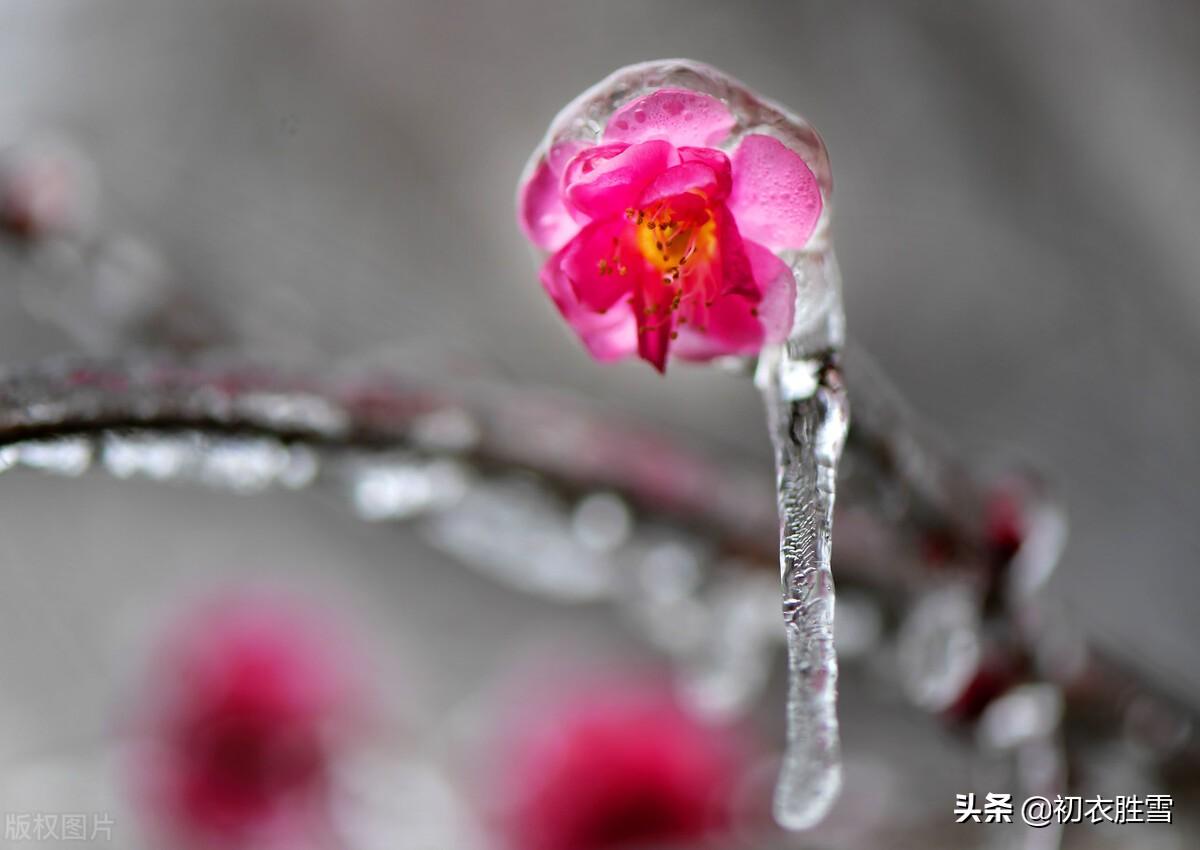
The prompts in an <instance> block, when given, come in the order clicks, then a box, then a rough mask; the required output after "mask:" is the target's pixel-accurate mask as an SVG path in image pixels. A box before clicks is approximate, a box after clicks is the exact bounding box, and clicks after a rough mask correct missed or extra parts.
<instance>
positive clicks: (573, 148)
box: [517, 142, 586, 251]
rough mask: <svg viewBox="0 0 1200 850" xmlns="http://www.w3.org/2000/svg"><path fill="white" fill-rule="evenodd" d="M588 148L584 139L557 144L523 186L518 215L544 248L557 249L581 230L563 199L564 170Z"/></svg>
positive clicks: (531, 235)
mask: <svg viewBox="0 0 1200 850" xmlns="http://www.w3.org/2000/svg"><path fill="white" fill-rule="evenodd" d="M584 147H586V145H585V144H584V143H583V142H560V143H559V144H557V145H555V146H554V147H552V148H551V149H550V151H549V153H548V154H547V155H546V156H544V157H542V159H541V161H540V162H539V163H538V165H537V168H536V169H534V172H533V174H532V175H531V176H530V178H529V180H528V181H526V182H525V184H524V185H523V186H522V187H521V191H520V197H519V200H518V215H517V218H518V220H519V221H520V223H521V230H522V231H524V233H525V235H526V236H527V237H528V238H529V241H531V242H532V243H533V244H534V245H537V246H538V247H539V248H541V249H542V250H544V251H557V250H558V249H559V248H561V247H562V246H563V245H566V244H567V243H568V242H569V241H571V237H573V236H574V235H575V234H576V233H578V232H579V223H578V222H577V221H576V220H575V219H574V218H573V217H572V216H571V214H570V212H569V211H568V210H567V206H566V203H565V202H564V201H563V197H562V172H563V168H565V167H566V164H567V162H568V161H569V160H570V159H571V157H573V156H574V155H575V154H577V153H578V152H579V151H580V150H581V149H583V148H584Z"/></svg>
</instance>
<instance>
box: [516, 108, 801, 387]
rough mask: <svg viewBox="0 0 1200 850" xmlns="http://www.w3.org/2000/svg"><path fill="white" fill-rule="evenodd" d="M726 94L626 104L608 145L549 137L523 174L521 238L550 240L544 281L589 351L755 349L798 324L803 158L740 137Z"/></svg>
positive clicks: (659, 357) (656, 361)
mask: <svg viewBox="0 0 1200 850" xmlns="http://www.w3.org/2000/svg"><path fill="white" fill-rule="evenodd" d="M734 123H735V121H734V117H733V115H732V114H731V113H730V111H729V110H728V109H727V108H726V106H725V105H724V104H723V103H722V102H721V101H720V100H718V99H717V98H715V97H712V96H710V95H707V94H702V93H700V92H694V91H688V90H684V89H659V90H657V91H654V92H651V93H650V94H647V95H645V96H643V97H640V98H638V99H636V100H633V101H632V102H630V103H628V104H626V105H624V106H623V107H621V108H620V109H618V110H617V111H616V112H615V113H614V114H613V115H612V117H611V119H610V120H609V121H608V124H607V126H606V127H605V129H604V133H603V136H602V138H601V139H600V141H599V143H597V144H587V143H584V142H580V141H560V142H557V143H554V144H551V145H550V147H549V149H548V150H547V151H546V152H545V154H544V155H543V156H542V157H541V158H540V160H539V161H538V162H537V163H536V165H535V167H534V168H533V169H532V171H531V173H530V174H529V176H528V178H527V179H526V181H525V182H524V184H523V185H522V186H521V190H520V194H519V199H518V205H519V218H520V223H521V226H522V229H523V230H524V232H525V234H526V236H528V238H529V239H530V240H531V241H532V242H533V243H534V244H535V245H537V246H538V247H539V248H541V249H542V250H544V251H546V252H549V254H550V256H549V258H548V259H547V260H546V262H545V265H544V266H543V267H542V271H541V281H542V285H543V286H544V287H545V289H546V292H547V293H548V294H549V295H550V297H551V298H552V299H553V300H554V303H555V304H556V305H557V306H558V309H559V311H560V312H561V313H562V315H563V317H564V318H565V319H566V320H567V322H568V323H569V324H570V325H571V327H572V328H573V329H574V330H575V332H576V333H577V334H578V335H579V337H580V339H581V340H582V341H583V343H584V345H585V346H586V347H587V349H588V351H589V352H590V353H591V355H592V356H593V357H595V358H596V359H597V360H601V361H611V360H617V359H620V358H623V357H627V356H629V355H633V354H636V355H638V356H639V357H641V358H642V359H644V360H646V361H647V362H649V363H650V364H652V365H653V366H654V367H655V368H656V369H658V370H659V371H664V370H665V368H666V362H667V356H668V354H673V355H674V356H676V357H679V358H682V359H684V360H701V361H703V360H711V359H713V358H715V357H719V356H722V355H753V354H757V353H758V352H759V351H760V350H761V348H762V347H763V346H764V345H765V344H768V343H773V342H779V341H781V340H782V339H784V338H786V336H787V334H788V332H789V331H790V330H791V323H792V313H793V309H794V298H795V280H794V278H793V275H792V271H791V269H790V267H789V266H788V265H787V264H786V263H784V262H783V260H781V259H780V257H779V256H778V253H777V252H779V251H783V250H789V249H802V248H804V247H805V244H806V243H807V242H808V239H809V237H810V236H811V235H812V232H813V230H814V228H815V227H816V224H817V220H818V218H819V217H820V214H821V209H822V199H821V190H820V187H819V185H818V183H817V179H816V177H815V176H814V175H813V172H812V171H811V170H810V169H809V167H808V165H807V164H806V163H805V162H804V160H803V159H802V158H801V157H800V155H799V154H797V153H796V152H795V151H793V150H792V149H791V148H789V147H788V146H786V145H785V144H783V143H782V142H780V141H779V140H778V139H776V138H774V137H773V136H769V135H764V134H758V133H753V134H749V135H746V136H744V137H743V138H741V140H740V141H739V142H738V144H737V146H736V148H734V149H733V150H732V151H731V152H730V153H726V151H725V150H723V149H721V148H720V147H718V146H719V145H721V144H722V143H723V142H725V141H726V140H728V139H729V137H730V134H731V131H732V129H733V127H734Z"/></svg>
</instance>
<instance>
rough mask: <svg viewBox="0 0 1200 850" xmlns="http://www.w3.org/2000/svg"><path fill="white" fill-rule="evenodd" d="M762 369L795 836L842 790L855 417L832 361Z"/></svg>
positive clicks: (781, 801) (788, 815)
mask: <svg viewBox="0 0 1200 850" xmlns="http://www.w3.org/2000/svg"><path fill="white" fill-rule="evenodd" d="M764 366H765V367H766V368H765V370H764V372H763V373H760V376H761V379H760V386H761V389H762V390H763V394H764V400H765V401H766V406H767V419H768V425H769V427H770V430H771V439H772V441H773V444H774V447H775V464H776V482H777V486H778V495H779V517H780V555H779V561H780V577H781V581H782V585H783V617H784V625H785V628H786V635H787V653H788V704H787V746H786V749H785V751H784V756H783V762H782V766H781V768H780V775H779V782H778V784H777V785H776V789H775V818H776V820H777V821H778V822H779V824H780V825H781V826H784V827H786V828H788V829H808V828H810V827H813V826H816V825H817V824H818V823H819V822H820V821H821V819H822V818H823V817H824V816H825V814H826V813H827V812H828V810H829V808H830V806H831V805H832V804H833V802H834V800H835V799H836V798H837V795H838V791H839V790H840V788H841V782H842V770H841V754H840V743H839V735H838V718H837V678H838V664H837V655H836V654H835V652H834V644H833V618H834V590H833V575H832V572H831V571H830V550H831V547H832V530H833V501H834V490H835V486H836V482H837V465H838V460H839V459H840V457H841V454H842V447H843V446H844V444H845V440H846V432H847V428H848V425H849V408H848V405H847V401H846V393H845V390H844V388H843V386H842V383H841V377H840V374H839V373H838V372H837V370H836V369H835V368H834V367H833V366H832V364H831V363H830V362H829V361H828V360H825V359H822V358H815V359H812V360H800V361H794V360H791V359H790V357H789V355H788V354H787V352H786V351H783V352H780V353H779V355H778V356H777V357H774V358H771V359H770V360H769V361H767V362H765V363H764Z"/></svg>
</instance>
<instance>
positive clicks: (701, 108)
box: [604, 89, 734, 147]
mask: <svg viewBox="0 0 1200 850" xmlns="http://www.w3.org/2000/svg"><path fill="white" fill-rule="evenodd" d="M733 124H734V119H733V115H732V114H730V112H729V110H728V109H726V108H725V104H723V103H721V101H719V100H717V99H716V98H715V97H711V96H710V95H706V94H700V93H699V92H693V91H687V90H685V89H659V90H658V91H655V92H651V93H650V94H648V95H646V96H645V97H641V98H638V99H637V100H635V101H632V102H630V103H627V104H625V105H624V106H622V107H621V108H620V109H618V110H617V111H616V113H614V114H613V116H612V118H611V119H609V122H608V126H607V127H606V128H605V130H604V140H605V141H607V142H644V141H646V140H647V139H666V140H667V141H669V142H670V143H671V144H673V145H676V146H680V145H700V146H703V147H711V146H713V145H715V144H717V143H718V142H720V141H721V140H722V139H724V138H725V137H726V136H728V135H729V131H730V130H731V129H732V128H733Z"/></svg>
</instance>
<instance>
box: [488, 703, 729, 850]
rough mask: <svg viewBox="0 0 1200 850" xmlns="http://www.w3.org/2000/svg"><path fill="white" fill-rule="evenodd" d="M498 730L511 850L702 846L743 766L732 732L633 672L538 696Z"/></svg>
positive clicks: (721, 820)
mask: <svg viewBox="0 0 1200 850" xmlns="http://www.w3.org/2000/svg"><path fill="white" fill-rule="evenodd" d="M504 733H505V734H504V737H505V746H504V748H503V755H504V762H503V764H504V766H503V768H502V774H501V775H500V776H499V777H498V779H499V781H498V785H497V787H499V788H501V789H503V797H504V800H505V802H504V804H503V807H502V811H501V814H502V816H503V817H502V829H501V832H502V833H503V835H504V837H505V838H506V839H507V842H506V846H508V847H509V848H511V850H618V848H640V847H661V846H670V847H684V846H687V847H692V846H700V845H704V846H708V844H709V842H713V841H721V840H722V839H727V838H728V837H729V835H730V834H731V829H732V827H733V823H734V820H735V817H734V813H735V806H734V803H733V801H734V798H735V796H736V791H737V789H738V787H739V786H740V783H741V782H742V781H743V780H744V779H745V778H746V775H747V773H748V769H749V766H750V764H751V759H750V757H749V751H748V749H747V748H746V747H745V744H744V742H743V740H742V739H741V737H740V735H738V734H736V733H735V732H734V730H732V729H731V728H729V727H726V726H720V725H714V724H710V723H707V722H704V721H703V720H701V719H699V718H698V717H697V716H695V715H694V714H693V713H691V712H689V711H688V710H686V709H685V708H684V707H683V706H681V705H680V704H679V703H678V702H676V701H675V700H674V699H673V698H672V697H671V695H670V693H669V692H668V691H667V689H665V688H663V687H659V686H658V685H657V684H656V683H653V682H647V681H641V680H636V679H635V680H628V679H613V680H609V681H594V682H592V683H590V684H588V685H583V686H578V687H576V688H574V689H567V690H565V691H562V692H559V693H557V694H552V695H549V696H547V695H545V694H541V695H539V698H538V699H537V700H536V702H533V704H532V705H530V706H529V707H527V708H526V710H525V711H523V712H522V715H521V719H520V722H519V723H517V724H514V728H506V729H505V730H504Z"/></svg>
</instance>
